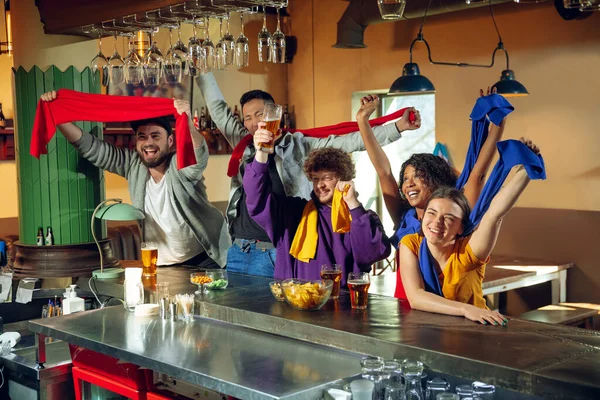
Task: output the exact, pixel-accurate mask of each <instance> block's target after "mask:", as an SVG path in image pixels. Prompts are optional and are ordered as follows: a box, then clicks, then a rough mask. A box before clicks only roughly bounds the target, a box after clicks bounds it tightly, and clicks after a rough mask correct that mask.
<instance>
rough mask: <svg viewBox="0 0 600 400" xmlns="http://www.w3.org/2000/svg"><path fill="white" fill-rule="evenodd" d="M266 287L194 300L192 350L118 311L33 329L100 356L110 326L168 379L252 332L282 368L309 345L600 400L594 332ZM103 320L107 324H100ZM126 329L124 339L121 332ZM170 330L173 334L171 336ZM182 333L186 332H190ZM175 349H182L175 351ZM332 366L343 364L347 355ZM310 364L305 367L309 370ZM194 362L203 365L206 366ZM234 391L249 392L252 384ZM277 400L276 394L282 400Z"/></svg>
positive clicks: (106, 284)
mask: <svg viewBox="0 0 600 400" xmlns="http://www.w3.org/2000/svg"><path fill="white" fill-rule="evenodd" d="M189 274H190V270H189V269H185V268H163V269H159V275H158V282H170V291H171V294H174V293H190V292H192V291H193V290H195V286H194V285H192V284H191V283H189ZM268 282H269V279H265V278H260V277H253V276H246V275H240V274H233V273H230V274H229V286H228V288H227V289H226V290H224V291H211V292H208V293H205V294H203V295H198V296H197V302H196V313H197V314H198V315H199V316H200V318H199V319H197V320H196V321H195V322H194V324H193V325H192V328H187V329H188V331H187V332H190V333H188V335H192V337H193V339H188V344H187V345H186V344H185V335H183V336H181V338H179V339H167V342H166V343H164V342H161V341H160V340H158V339H156V338H155V337H154V336H153V335H151V336H145V335H147V334H144V335H143V334H142V332H154V331H156V332H161V335H163V334H165V335H166V336H167V337H169V335H167V333H168V332H170V331H169V330H168V329H167V328H160V326H162V325H159V324H160V322H161V321H159V320H151V321H150V322H148V325H147V326H146V327H145V328H143V329H141V328H139V329H141V330H139V331H138V333H137V334H136V335H133V337H130V333H129V332H130V331H131V330H134V329H138V328H136V326H137V325H138V321H140V319H139V318H137V319H136V318H135V317H133V316H132V315H130V314H127V313H125V312H124V311H123V310H122V308H120V307H119V308H118V311H117V309H115V311H112V310H110V311H109V310H100V311H94V312H90V313H85V314H80V315H77V314H76V315H73V316H66V317H64V318H63V317H61V318H57V319H54V320H53V319H49V320H39V321H32V322H31V323H30V325H31V326H30V329H31V330H32V331H34V332H38V333H42V334H46V335H48V336H55V337H57V338H59V339H63V340H66V341H70V342H73V343H76V344H80V345H82V346H84V347H89V348H91V349H92V350H96V349H98V346H100V343H102V342H103V341H106V340H107V337H106V336H103V334H101V332H104V331H103V330H102V329H100V328H101V327H103V326H106V328H105V329H106V331H113V330H114V331H117V327H120V328H119V329H118V332H119V335H126V336H122V340H127V341H131V343H132V345H131V346H134V345H133V343H138V344H137V346H138V347H139V350H141V351H142V350H143V351H142V353H141V354H138V353H136V352H135V347H132V349H133V350H132V351H129V350H128V351H122V350H120V349H118V348H117V347H112V346H111V345H108V348H109V350H110V349H112V351H111V352H109V353H107V354H110V355H113V356H116V357H120V358H123V359H124V360H126V361H130V362H134V363H138V364H140V365H143V366H148V365H144V363H142V361H144V362H150V360H153V359H155V358H158V357H159V356H160V355H161V354H162V353H160V351H159V350H158V349H159V348H163V347H164V348H170V350H168V351H167V350H165V352H166V353H167V354H166V355H163V357H166V358H167V359H166V360H163V361H161V362H164V365H158V364H156V365H155V364H152V365H153V367H155V369H157V370H159V371H161V372H166V373H168V372H167V371H165V370H164V368H166V367H167V364H177V363H178V361H177V360H184V361H189V362H190V363H191V362H194V361H193V360H195V359H196V358H197V359H206V358H207V357H203V356H202V355H201V351H200V350H198V351H199V352H193V351H190V350H189V347H190V346H192V345H193V344H194V343H196V342H198V343H202V335H203V334H205V335H206V334H209V333H207V332H206V328H205V327H207V326H209V327H213V326H214V328H212V330H213V331H214V332H217V331H219V332H220V333H219V335H217V336H215V338H216V337H218V336H221V337H222V339H220V340H219V342H220V343H227V344H226V346H233V345H234V344H233V343H229V342H231V341H234V342H235V341H237V340H240V344H241V343H243V340H242V339H243V337H244V336H246V335H250V336H252V335H255V334H257V335H258V333H257V332H256V331H262V332H265V333H270V334H274V335H269V336H268V338H267V339H264V341H263V339H260V338H259V337H257V338H256V339H253V340H256V341H257V342H256V343H265V345H264V347H263V350H264V351H269V349H271V348H272V346H271V343H280V344H278V345H277V346H278V350H277V353H278V354H280V356H281V360H282V362H284V361H285V360H291V361H293V360H294V359H293V358H290V357H293V356H292V355H290V354H287V353H286V351H287V349H291V348H292V347H293V348H296V347H297V346H299V345H300V344H301V343H304V344H302V346H311V345H309V344H308V343H311V344H314V345H322V346H323V347H321V348H316V347H310V348H311V349H318V350H317V351H310V353H311V354H315V355H316V354H317V353H319V351H324V352H325V353H328V352H329V351H333V350H334V349H341V350H345V351H350V352H353V353H359V354H361V353H364V354H372V355H378V356H382V357H384V358H398V359H403V358H414V359H419V360H421V361H423V362H424V363H425V365H427V367H428V368H429V369H430V370H432V371H434V372H440V373H443V374H448V375H453V376H456V377H458V378H463V379H468V380H481V381H485V382H488V383H493V384H495V385H497V386H499V387H501V388H505V389H510V390H515V391H517V392H520V393H524V394H530V395H536V396H542V397H547V398H565V399H577V398H600V334H599V333H598V332H596V331H588V330H582V329H576V328H570V327H564V326H556V325H548V324H541V323H535V322H529V321H520V320H515V319H513V320H511V321H510V322H509V323H508V325H507V326H506V327H497V326H486V325H479V324H475V323H473V322H470V321H468V320H466V319H464V318H458V317H450V316H443V315H438V314H432V313H425V312H420V311H414V310H410V309H408V308H407V307H405V306H404V305H403V304H402V303H401V302H399V301H398V300H396V299H394V298H390V297H384V296H377V295H370V296H369V307H368V309H367V310H364V311H360V310H353V309H351V307H350V300H349V296H348V293H347V292H344V291H342V293H341V296H340V299H339V300H338V301H335V302H334V301H329V302H328V303H327V304H326V305H325V306H324V307H323V308H322V309H321V310H320V311H316V312H302V311H296V310H294V309H292V308H291V307H289V306H288V305H287V304H285V303H280V302H277V301H276V300H275V298H274V297H273V296H272V295H271V293H270V290H269V287H268ZM83 283H84V282H82V283H81V286H82V287H83ZM97 289H98V291H99V292H100V293H101V294H103V295H107V296H114V297H122V295H123V286H122V283H121V282H119V281H118V280H113V281H97ZM109 313H114V314H109ZM109 315H111V317H110V318H109V317H108V316H109ZM105 316H106V317H105ZM100 317H101V318H100ZM113 317H114V318H115V319H116V320H119V319H121V320H124V321H125V322H127V323H128V324H130V325H123V326H122V327H121V325H122V324H121V322H118V321H113V320H112V319H111V318H113ZM99 319H100V320H101V321H102V322H100V321H98V320H99ZM211 320H212V321H211ZM215 320H216V321H215ZM217 321H219V322H217ZM67 322H69V323H67ZM123 323H124V322H123ZM219 323H226V324H227V325H223V326H227V327H228V328H227V329H221V330H219V329H218V327H219V326H220V325H218V324H219ZM104 324H105V325H104ZM125 328H127V329H126V331H127V332H123V329H125ZM243 328H250V329H251V330H243V332H245V333H244V334H240V336H236V333H232V334H228V333H227V332H228V331H229V329H234V331H235V332H237V330H239V329H243ZM164 329H167V332H165V331H164ZM181 329H184V331H185V329H186V327H185V326H184V327H183V328H181ZM210 330H211V329H209V331H210ZM192 332H193V334H192ZM231 335H233V336H231ZM178 336H179V335H178ZM84 337H85V339H84ZM111 337H113V335H111ZM211 337H212V336H211ZM266 337H267V336H265V338H266ZM153 340H154V341H153ZM277 340H281V341H283V342H277ZM178 341H183V342H184V343H183V344H177V343H178ZM161 343H162V344H161ZM256 343H248V344H247V345H244V344H241V345H240V346H237V347H236V348H237V349H239V351H242V349H244V350H245V351H251V352H252V354H254V357H261V356H260V354H263V353H261V352H259V351H258V349H260V348H261V345H258V346H257V344H256ZM292 343H293V345H292ZM124 344H126V345H127V346H125V348H128V349H129V347H128V346H129V345H128V343H124ZM248 345H249V346H252V349H250V348H248V347H247V346H248ZM94 346H95V347H94ZM222 346H225V344H222ZM102 347H103V348H105V347H107V346H106V345H102ZM192 347H193V346H192ZM283 349H286V351H284V350H283ZM105 350H106V349H105ZM186 351H189V353H186ZM306 351H308V350H306ZM103 352H106V351H103ZM159 353H160V354H159ZM330 356H331V357H334V358H336V357H342V353H340V354H337V353H335V355H334V354H332V355H330ZM228 357H230V358H231V361H232V362H243V357H240V354H236V353H231V352H230V353H229V355H228ZM311 357H312V356H311ZM311 357H308V358H307V359H306V360H305V361H304V362H306V363H308V362H310V360H311V359H312V358H311ZM344 357H350V358H351V359H352V360H353V361H351V362H348V361H349V360H346V364H348V365H347V366H348V367H352V368H348V370H347V371H345V372H344V373H341V374H340V375H344V376H348V375H351V374H354V373H357V372H358V370H359V364H358V361H357V360H356V358H353V357H352V356H350V355H347V354H346V355H344ZM354 357H356V356H354ZM224 358H227V357H224ZM337 359H340V360H341V358H337ZM195 362H198V363H202V361H200V360H197V361H195ZM181 365H183V364H181ZM194 365H195V364H194ZM215 365H216V364H215ZM310 365H317V366H320V367H319V368H317V371H319V373H324V371H323V369H322V368H324V367H323V366H327V367H326V368H324V369H325V370H326V371H329V367H330V366H331V365H335V367H334V368H333V370H334V371H339V372H342V371H340V370H339V368H341V366H342V365H344V362H342V363H339V364H338V363H337V361H336V363H335V364H331V363H330V362H328V363H326V364H325V363H323V361H320V362H319V363H316V364H310ZM148 367H149V368H152V366H148ZM182 368H189V372H190V375H189V377H188V379H186V380H189V381H190V382H192V383H194V382H196V383H198V384H204V385H206V386H207V387H209V388H215V387H214V386H211V385H209V384H206V382H205V379H204V378H201V377H206V375H209V374H210V373H209V372H208V371H206V370H203V369H200V371H199V372H193V371H192V367H191V366H190V365H187V366H186V367H183V366H182ZM253 369H257V370H258V371H257V372H256V375H251V376H253V377H254V378H257V377H259V376H260V379H268V380H269V382H271V379H270V378H268V375H269V374H267V373H263V372H262V371H260V370H261V369H262V368H261V367H259V366H257V367H253ZM346 372H348V373H347V374H346ZM199 377H200V378H199ZM338 377H341V376H339V375H338V376H328V377H327V379H326V380H329V379H335V378H338ZM250 380H251V379H250ZM238 384H241V385H246V384H248V385H250V382H248V381H246V382H245V383H241V382H238ZM315 384H317V383H315ZM250 387H251V386H250ZM256 390H257V391H258V390H259V389H256ZM257 391H255V392H252V393H257ZM225 392H226V391H225ZM281 394H282V393H281V392H279V395H281ZM233 395H235V394H233ZM290 395H291V396H293V395H294V394H290ZM241 397H242V398H252V397H249V396H241ZM256 398H258V397H256ZM260 398H269V397H260ZM273 398H274V397H273ZM290 398H291V397H290ZM298 398H302V397H298ZM304 398H308V397H304Z"/></svg>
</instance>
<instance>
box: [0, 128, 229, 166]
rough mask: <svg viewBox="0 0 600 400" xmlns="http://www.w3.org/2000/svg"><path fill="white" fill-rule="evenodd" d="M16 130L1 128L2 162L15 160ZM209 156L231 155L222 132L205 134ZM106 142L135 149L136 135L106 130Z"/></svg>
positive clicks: (126, 129) (124, 131) (124, 130)
mask: <svg viewBox="0 0 600 400" xmlns="http://www.w3.org/2000/svg"><path fill="white" fill-rule="evenodd" d="M14 132H15V130H14V128H0V161H8V160H14V159H15V140H14ZM204 138H205V139H206V143H208V150H209V154H231V151H232V149H231V146H229V143H227V141H226V140H225V138H224V137H223V135H222V134H221V132H219V131H218V130H212V131H209V132H205V133H204ZM104 141H105V142H107V143H110V144H112V145H114V146H117V147H123V148H127V149H132V150H133V149H135V135H134V134H133V131H132V130H131V129H130V128H107V129H104Z"/></svg>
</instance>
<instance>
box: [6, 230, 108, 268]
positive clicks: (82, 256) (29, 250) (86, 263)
mask: <svg viewBox="0 0 600 400" xmlns="http://www.w3.org/2000/svg"><path fill="white" fill-rule="evenodd" d="M99 243H100V249H101V250H102V255H103V262H104V268H113V267H118V266H119V260H117V259H116V258H115V256H114V255H113V251H112V248H111V246H110V239H103V240H99ZM15 246H16V248H17V252H16V255H15V262H14V265H13V268H14V277H15V278H26V277H34V278H67V277H77V276H91V275H92V271H94V270H97V269H100V254H99V253H98V247H97V246H96V243H94V242H90V243H79V244H69V245H54V246H34V245H27V244H22V243H20V242H16V243H15Z"/></svg>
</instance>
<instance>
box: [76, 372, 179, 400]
mask: <svg viewBox="0 0 600 400" xmlns="http://www.w3.org/2000/svg"><path fill="white" fill-rule="evenodd" d="M71 373H72V374H73V387H74V389H75V400H81V398H82V396H81V389H82V385H81V381H84V382H88V383H91V384H93V385H96V386H99V387H101V388H103V389H107V390H110V391H111V392H114V393H117V394H120V395H121V396H126V397H127V398H130V399H133V400H146V399H147V398H148V397H147V396H146V394H147V392H146V391H141V390H135V389H133V388H131V387H129V386H126V385H124V384H122V383H120V382H117V381H115V380H114V379H110V378H109V377H107V376H104V375H100V374H98V373H96V372H92V371H90V370H87V369H85V368H80V367H73V368H72V369H71ZM154 399H157V400H158V399H168V397H154Z"/></svg>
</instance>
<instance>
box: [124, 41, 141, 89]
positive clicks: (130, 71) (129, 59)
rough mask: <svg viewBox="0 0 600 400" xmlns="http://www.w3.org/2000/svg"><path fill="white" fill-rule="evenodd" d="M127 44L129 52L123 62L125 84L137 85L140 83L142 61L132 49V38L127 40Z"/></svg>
mask: <svg viewBox="0 0 600 400" xmlns="http://www.w3.org/2000/svg"><path fill="white" fill-rule="evenodd" d="M128 42H129V52H128V53H127V55H126V56H125V59H124V60H123V61H124V69H123V71H124V75H125V82H127V83H131V84H132V85H139V83H140V82H141V81H142V61H141V60H140V57H139V56H138V54H137V52H136V51H135V49H134V48H133V36H131V37H130V38H129V41H128Z"/></svg>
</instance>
